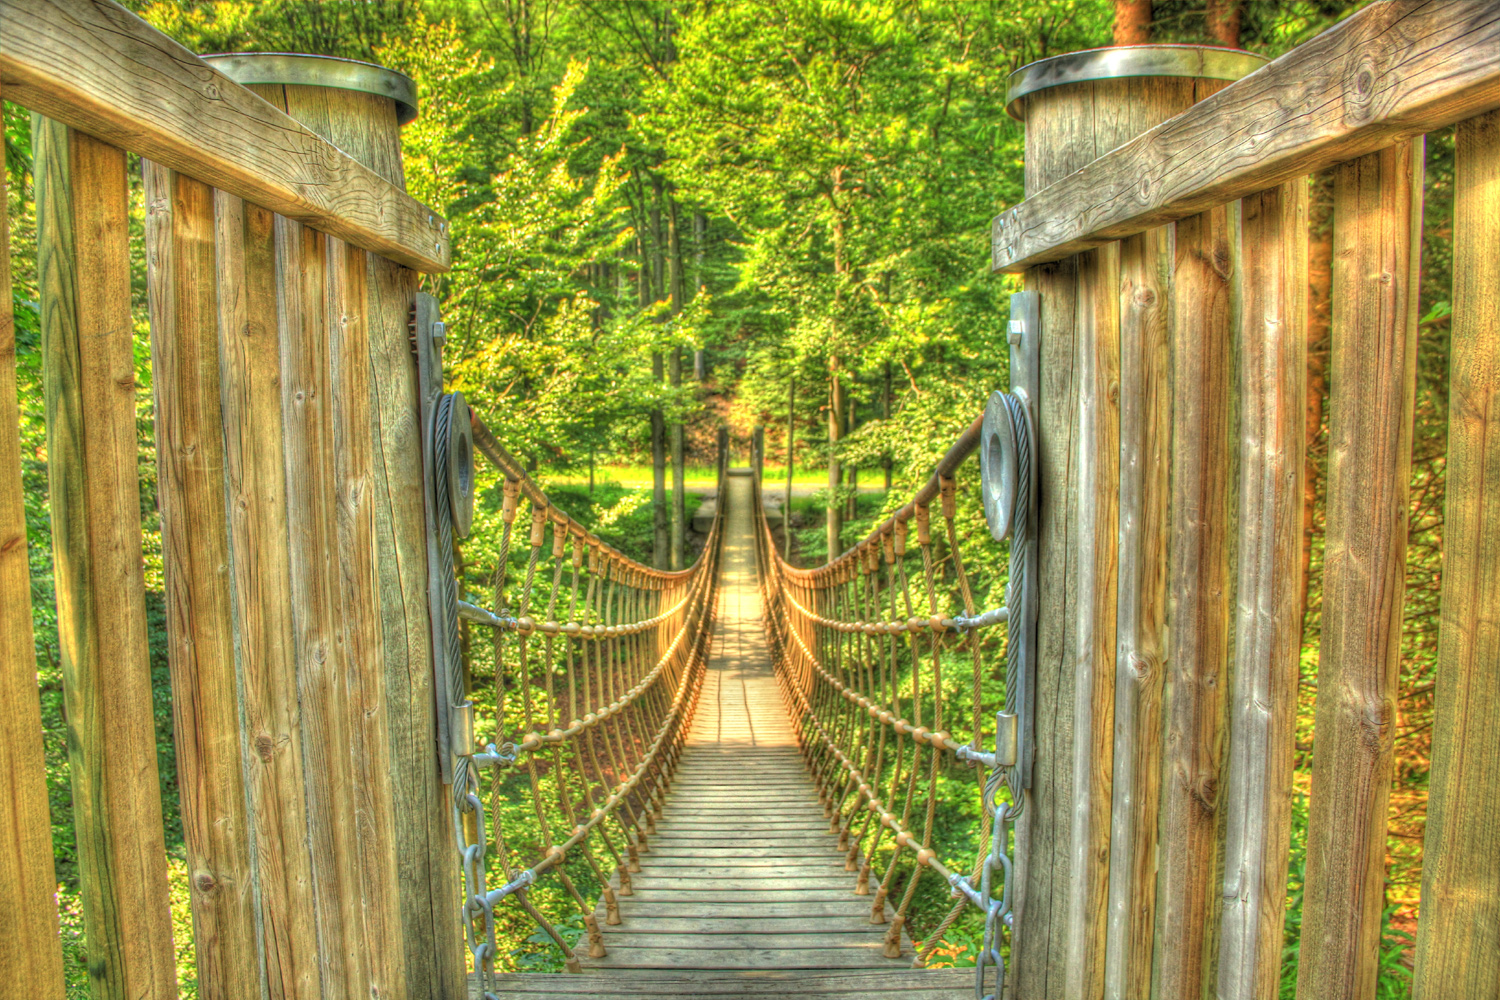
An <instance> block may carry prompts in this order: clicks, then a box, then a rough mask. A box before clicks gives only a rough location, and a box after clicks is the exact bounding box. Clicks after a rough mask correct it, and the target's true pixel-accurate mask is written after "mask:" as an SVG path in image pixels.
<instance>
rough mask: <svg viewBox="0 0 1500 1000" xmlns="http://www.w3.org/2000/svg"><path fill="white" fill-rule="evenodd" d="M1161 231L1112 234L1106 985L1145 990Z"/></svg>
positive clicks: (1163, 418) (1157, 665)
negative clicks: (1114, 462) (1111, 693)
mask: <svg viewBox="0 0 1500 1000" xmlns="http://www.w3.org/2000/svg"><path fill="white" fill-rule="evenodd" d="M1170 236H1171V233H1170V232H1169V231H1168V230H1167V229H1165V228H1162V229H1152V230H1148V231H1147V232H1144V233H1141V234H1138V235H1136V236H1132V237H1130V238H1129V239H1127V240H1122V241H1121V243H1120V515H1119V517H1120V525H1119V538H1120V542H1119V560H1120V570H1119V573H1120V581H1119V596H1118V602H1119V603H1118V610H1117V612H1116V615H1117V617H1116V637H1117V638H1116V645H1115V715H1114V741H1115V745H1114V787H1113V806H1112V813H1113V815H1112V817H1111V827H1110V843H1109V851H1110V865H1109V928H1108V934H1109V936H1108V940H1107V941H1106V945H1105V947H1106V956H1105V964H1106V971H1105V984H1104V995H1105V997H1106V1000H1110V998H1131V997H1144V996H1148V995H1149V994H1150V992H1151V954H1152V937H1153V921H1152V919H1151V914H1153V913H1154V912H1155V909H1156V844H1157V807H1158V804H1159V802H1160V796H1161V754H1162V716H1161V711H1162V688H1163V682H1164V676H1165V674H1164V671H1165V660H1166V649H1165V643H1166V613H1167V577H1166V569H1167V560H1166V552H1167V498H1168V489H1169V484H1168V480H1167V469H1168V463H1167V450H1168V446H1169V443H1170V441H1169V434H1170V422H1169V419H1170V417H1169V410H1168V402H1169V388H1170V387H1169V385H1168V381H1167V377H1168V371H1167V363H1168V354H1167V351H1168V345H1167V290H1168V287H1169V285H1168V281H1169V275H1168V269H1169V267H1170V265H1171V250H1170Z"/></svg>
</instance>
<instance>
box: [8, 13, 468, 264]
mask: <svg viewBox="0 0 1500 1000" xmlns="http://www.w3.org/2000/svg"><path fill="white" fill-rule="evenodd" d="M0 74H3V75H4V78H5V83H6V92H7V94H8V95H9V99H11V100H14V101H16V102H18V103H20V104H22V105H24V106H25V107H27V108H30V109H31V110H33V111H37V112H40V113H43V114H46V115H49V116H51V117H52V118H54V119H56V120H58V121H62V122H65V123H66V124H68V125H71V126H73V127H75V128H78V129H80V130H81V131H85V132H88V133H89V134H91V135H95V136H98V137H100V138H101V139H104V140H106V141H108V142H111V143H114V144H115V145H118V146H121V147H123V148H125V149H128V150H129V151H131V152H134V153H140V154H141V155H142V156H145V157H147V158H149V159H151V160H152V161H154V162H157V163H160V164H162V165H163V166H166V167H169V168H171V169H173V170H177V171H179V172H181V173H184V174H187V175H188V176H190V177H196V178H198V179H200V180H203V181H207V182H210V183H212V184H214V185H215V186H217V187H219V188H222V189H223V190H225V191H227V192H229V193H231V194H234V195H236V196H238V197H241V198H244V199H245V200H247V201H250V202H253V203H255V204H258V205H261V206H263V207H265V208H268V209H270V210H272V211H274V212H278V213H280V214H282V215H285V216H287V217H288V218H292V219H296V220H298V221H300V222H303V223H306V224H307V225H310V226H315V227H317V228H319V229H321V230H323V231H325V232H327V233H329V234H331V235H333V236H337V237H340V238H342V239H345V240H347V241H348V242H350V243H352V244H354V245H355V246H357V247H361V248H363V249H366V250H369V251H371V252H373V253H378V254H381V255H383V256H386V257H388V258H390V259H391V260H394V261H397V262H399V263H402V264H405V265H407V266H409V267H414V268H416V269H417V270H421V271H430V272H438V271H446V270H447V269H448V266H449V254H450V247H449V237H448V227H447V223H446V222H445V221H444V220H443V219H442V218H440V217H439V216H438V215H437V214H436V213H435V212H434V211H433V210H432V209H430V208H428V207H426V206H425V205H422V204H420V203H419V202H417V201H416V200H415V199H413V198H412V197H411V196H410V195H408V194H406V192H405V191H404V190H402V188H401V187H400V186H399V185H397V184H394V183H392V182H391V181H389V180H386V179H384V178H382V177H381V176H379V175H378V174H377V173H376V172H374V171H372V170H371V169H369V168H367V167H365V166H363V165H361V164H360V163H358V162H357V161H355V160H354V159H352V158H351V157H349V156H348V155H346V154H345V153H343V152H342V151H341V150H340V149H338V148H337V147H336V146H334V145H332V144H330V143H329V142H326V141H324V140H323V139H320V138H319V137H318V136H317V135H315V134H314V133H313V131H311V130H310V129H309V128H308V127H306V126H304V125H300V124H298V123H297V122H296V121H294V120H292V119H291V118H289V117H287V116H286V115H285V114H283V113H280V112H278V111H277V110H276V109H275V108H273V107H271V106H270V105H268V104H267V103H265V102H264V101H262V100H260V99H258V98H257V97H255V95H253V94H252V93H251V92H250V91H249V90H247V89H245V88H244V87H241V86H239V85H238V84H236V83H234V82H233V81H231V80H230V79H229V78H228V77H226V76H224V75H223V74H222V73H219V72H218V71H217V70H214V69H212V68H211V67H209V66H208V64H206V63H204V62H203V61H202V60H200V59H199V58H198V57H197V56H195V55H193V54H192V53H191V52H189V51H188V50H187V49H185V48H183V47H182V46H181V45H178V44H177V43H176V42H174V41H172V40H171V39H170V38H168V37H167V36H166V35H164V34H162V33H161V32H159V31H157V30H156V29H154V28H152V27H151V26H149V25H148V24H146V22H145V21H142V20H141V19H139V18H137V17H136V16H135V15H133V14H131V13H129V12H128V11H126V10H125V9H124V8H123V7H121V6H119V5H118V4H115V3H112V2H110V0H0Z"/></svg>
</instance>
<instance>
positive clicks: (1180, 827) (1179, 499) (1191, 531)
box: [1155, 208, 1231, 1000]
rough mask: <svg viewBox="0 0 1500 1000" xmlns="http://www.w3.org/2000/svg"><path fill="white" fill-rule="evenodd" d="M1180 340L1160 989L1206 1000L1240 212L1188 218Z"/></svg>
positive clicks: (1176, 295) (1181, 262)
mask: <svg viewBox="0 0 1500 1000" xmlns="http://www.w3.org/2000/svg"><path fill="white" fill-rule="evenodd" d="M1173 257H1174V264H1173V272H1172V288H1171V296H1170V305H1169V316H1168V336H1169V338H1170V341H1171V394H1172V416H1171V423H1172V445H1171V457H1170V463H1171V484H1172V485H1171V490H1172V497H1171V514H1170V530H1171V542H1170V546H1171V552H1170V556H1169V561H1168V605H1167V694H1166V707H1165V716H1166V749H1165V754H1164V763H1163V769H1162V793H1161V794H1162V805H1161V848H1160V852H1161V853H1160V861H1159V870H1160V874H1159V877H1158V887H1157V897H1156V905H1157V911H1156V944H1155V950H1156V956H1155V964H1156V966H1157V969H1158V970H1159V971H1158V981H1159V985H1158V989H1159V993H1160V996H1161V997H1162V998H1164V1000H1176V998H1181V1000H1187V998H1190V997H1191V998H1193V1000H1197V998H1198V997H1200V996H1201V995H1202V994H1203V992H1204V977H1205V976H1206V975H1207V969H1208V964H1209V962H1210V960H1211V958H1212V955H1213V949H1214V947H1215V944H1216V940H1215V938H1216V935H1215V933H1214V926H1215V917H1216V916H1217V914H1216V904H1217V900H1218V885H1217V865H1218V863H1219V860H1220V859H1219V840H1218V832H1219V831H1218V828H1219V786H1220V780H1221V774H1220V766H1221V760H1222V755H1223V741H1224V708H1225V699H1224V674H1225V672H1226V670H1227V669H1228V662H1227V657H1228V641H1229V601H1230V585H1231V581H1230V578H1229V558H1228V556H1229V553H1228V549H1227V542H1228V540H1229V516H1230V515H1229V509H1230V508H1229V495H1228V490H1229V479H1230V463H1231V454H1230V427H1229V417H1230V376H1231V364H1230V346H1229V344H1230V324H1229V268H1230V259H1229V232H1228V211H1227V209H1224V208H1218V209H1214V210H1213V211H1211V212H1205V213H1204V214H1202V215H1197V216H1194V217H1192V218H1191V219H1184V220H1182V221H1181V222H1178V223H1177V224H1176V227H1175V233H1174V248H1173Z"/></svg>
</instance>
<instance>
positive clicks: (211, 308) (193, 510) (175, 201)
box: [142, 161, 262, 1000]
mask: <svg viewBox="0 0 1500 1000" xmlns="http://www.w3.org/2000/svg"><path fill="white" fill-rule="evenodd" d="M142 171H143V174H144V179H145V195H146V263H147V290H148V293H149V301H150V315H151V370H152V389H153V391H154V392H155V396H156V420H155V427H156V456H157V470H158V471H157V477H158V478H157V496H158V504H159V506H160V509H161V537H162V559H163V564H164V570H165V577H166V606H167V641H168V647H167V649H168V661H169V664H170V667H171V674H172V724H173V737H174V741H175V743H176V746H177V783H178V789H179V792H180V794H181V801H182V829H183V839H184V841H185V843H186V846H187V853H188V879H189V890H190V899H191V902H192V909H193V930H194V933H193V944H194V954H195V958H196V962H197V974H198V978H197V982H198V992H199V995H200V996H203V997H205V998H223V1000H231V998H234V997H237V996H241V995H243V994H244V992H245V991H246V990H247V989H258V988H259V984H260V976H261V967H262V966H261V961H260V957H259V949H258V942H257V935H258V928H257V926H256V924H257V920H256V913H255V893H256V886H255V873H254V871H253V869H252V866H251V846H250V843H251V841H250V838H251V830H250V822H249V817H248V815H247V810H246V799H245V780H244V773H243V770H242V767H243V753H242V749H241V732H240V703H239V702H240V699H239V678H238V676H237V671H236V666H237V664H236V657H235V651H234V621H233V613H232V599H231V596H230V592H229V589H230V569H229V533H228V512H227V511H226V509H225V491H224V425H223V416H222V410H221V404H220V385H219V344H218V296H217V293H216V289H215V284H216V278H217V275H216V270H217V268H216V260H215V249H214V196H213V190H212V189H211V188H209V187H208V186H207V185H205V184H202V183H199V182H198V181H195V180H192V179H190V178H187V177H182V176H181V175H176V174H173V173H172V171H170V170H168V169H166V168H165V167H161V166H158V165H156V164H152V163H150V162H149V161H148V162H144V163H143V167H142Z"/></svg>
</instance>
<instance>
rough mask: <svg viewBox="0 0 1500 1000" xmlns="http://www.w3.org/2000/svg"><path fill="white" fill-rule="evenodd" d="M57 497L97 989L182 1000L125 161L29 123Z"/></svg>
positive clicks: (55, 535) (74, 766)
mask: <svg viewBox="0 0 1500 1000" xmlns="http://www.w3.org/2000/svg"><path fill="white" fill-rule="evenodd" d="M32 137H33V143H34V145H33V149H34V151H35V164H36V203H37V259H38V271H39V279H40V284H41V307H42V317H41V318H42V374H43V383H44V387H45V392H46V406H47V457H48V462H47V473H48V499H49V501H50V505H51V513H52V546H53V566H54V572H55V579H56V584H57V625H58V647H59V650H60V653H61V660H62V668H63V685H64V697H65V699H66V706H67V719H68V756H69V763H70V776H71V781H72V785H73V823H74V828H75V830H76V833H77V837H78V859H79V869H80V880H81V888H82V895H83V900H84V905H83V911H84V926H85V930H86V933H87V939H88V968H89V983H90V989H91V991H92V993H93V996H94V997H96V998H99V1000H116V998H118V1000H127V998H128V1000H138V998H142V997H148V998H152V1000H157V998H167V997H175V996H176V995H177V974H176V962H175V956H174V955H173V947H172V924H171V919H170V914H169V911H168V903H167V855H166V842H165V838H164V836H163V832H162V814H161V791H160V787H159V784H158V777H157V769H156V727H155V719H154V717H153V712H152V702H151V663H150V657H149V655H148V652H147V646H146V605H145V581H144V579H143V576H142V563H141V519H140V479H139V474H138V472H137V468H136V451H137V441H136V411H135V406H136V381H135V356H134V351H133V344H132V325H131V316H130V258H129V226H128V220H127V191H126V180H125V154H124V152H123V151H122V150H120V149H117V148H115V147H112V146H107V145H105V144H103V143H101V142H99V141H98V140H95V139H92V138H90V137H88V136H86V135H83V134H81V133H78V132H74V131H72V130H70V129H68V128H67V127H66V126H64V125H62V124H61V123H58V122H54V121H49V120H47V119H44V118H41V117H40V116H36V117H34V118H33V120H32Z"/></svg>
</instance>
